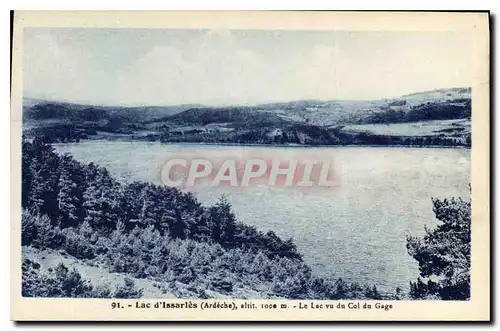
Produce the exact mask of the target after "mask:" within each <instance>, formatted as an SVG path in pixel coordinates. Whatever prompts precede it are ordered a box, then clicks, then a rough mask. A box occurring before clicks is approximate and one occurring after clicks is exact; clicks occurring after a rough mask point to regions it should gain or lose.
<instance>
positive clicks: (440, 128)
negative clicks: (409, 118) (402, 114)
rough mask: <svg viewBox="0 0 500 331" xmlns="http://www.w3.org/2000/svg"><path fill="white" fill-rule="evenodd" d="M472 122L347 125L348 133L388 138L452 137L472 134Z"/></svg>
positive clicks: (345, 128) (465, 120)
mask: <svg viewBox="0 0 500 331" xmlns="http://www.w3.org/2000/svg"><path fill="white" fill-rule="evenodd" d="M470 125H471V124H470V120H469V119H457V120H434V121H421V122H410V123H389V124H359V125H346V126H345V127H344V128H343V129H342V130H343V131H346V132H366V133H371V134H376V135H387V136H438V135H440V134H443V135H445V136H451V135H453V134H456V133H464V134H465V133H470Z"/></svg>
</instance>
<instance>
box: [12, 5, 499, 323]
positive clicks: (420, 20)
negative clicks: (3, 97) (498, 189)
mask: <svg viewBox="0 0 500 331" xmlns="http://www.w3.org/2000/svg"><path fill="white" fill-rule="evenodd" d="M489 73H490V67H489V13H488V12H307V11H305V12H279V11H276V12H165V11H157V12H152V11H151V12H125V11H122V12H112V11H110V12H99V11H96V12H85V11H81V12H68V11H66V12H56V11H45V12H37V11H21V12H15V13H14V22H13V57H12V103H11V105H12V106H11V146H12V148H11V150H12V152H11V153H12V155H11V157H12V171H11V172H12V185H11V186H12V195H11V201H12V206H11V256H12V259H11V269H10V272H11V279H12V284H11V318H12V319H13V320H16V321H33V320H52V321H56V320H97V321H99V320H130V321H133V320H134V321H200V320H207V321H299V320H308V321H362V320H365V321H366V320H369V321H409V320H411V321H461V320H464V321H465V320H468V321H469V320H472V321H487V320H489V319H490V213H489V180H490V176H489V171H490V170H489V158H490V145H489V144H490V141H489V121H490V119H489V118H490V105H489V93H490V92H489V88H490V84H489V77H490V76H489Z"/></svg>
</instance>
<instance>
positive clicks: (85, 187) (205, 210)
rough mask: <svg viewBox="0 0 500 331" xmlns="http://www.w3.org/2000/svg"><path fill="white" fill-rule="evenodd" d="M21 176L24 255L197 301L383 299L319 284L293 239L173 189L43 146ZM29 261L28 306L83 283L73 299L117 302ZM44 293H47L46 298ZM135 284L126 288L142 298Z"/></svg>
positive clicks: (26, 158)
mask: <svg viewBox="0 0 500 331" xmlns="http://www.w3.org/2000/svg"><path fill="white" fill-rule="evenodd" d="M22 170H23V173H22V207H23V213H22V222H21V225H22V231H21V233H22V238H21V241H22V245H23V246H25V247H31V248H32V249H36V250H40V251H47V250H52V251H53V250H57V251H60V252H64V253H65V254H68V255H70V256H72V257H73V258H76V259H79V260H82V261H85V263H87V264H91V265H97V266H100V267H102V268H104V269H105V270H108V272H111V273H126V274H128V275H129V276H130V277H133V278H136V279H149V280H152V281H155V282H156V283H158V284H160V285H159V287H160V289H161V291H162V292H164V293H174V294H175V293H179V287H181V288H185V289H186V291H188V292H189V293H195V295H196V296H197V297H200V298H207V297H212V296H213V293H220V294H223V295H229V296H232V297H246V296H248V295H250V296H252V297H261V298H262V297H266V298H267V297H269V298H272V297H279V298H294V299H306V298H315V299H322V298H324V299H345V298H373V299H380V298H382V295H381V294H380V293H379V292H378V290H377V288H376V287H375V286H366V285H363V286H361V285H358V284H347V283H345V282H343V281H342V280H341V279H327V278H322V277H317V276H315V275H314V274H313V273H312V271H311V269H310V268H309V267H308V266H307V265H306V264H305V263H304V262H303V261H302V256H301V254H300V253H299V252H298V250H297V247H296V246H295V244H294V242H293V241H292V239H287V240H283V239H281V238H280V237H278V236H277V235H276V234H275V233H274V232H272V231H269V232H267V233H263V232H261V231H259V230H258V229H256V228H255V227H253V226H248V225H246V224H243V223H241V222H239V221H238V220H237V219H236V217H235V216H234V214H233V212H232V211H231V206H230V205H229V203H228V202H227V201H226V200H225V199H223V198H222V199H221V200H220V201H219V202H218V203H217V204H215V205H213V206H210V207H204V206H202V205H201V204H200V203H199V202H198V201H197V200H196V199H195V197H194V196H193V195H192V194H190V193H182V192H181V191H179V190H177V189H175V188H169V187H163V186H156V185H153V184H150V183H142V182H134V183H130V184H124V183H119V182H117V181H116V180H115V179H114V178H113V177H112V176H110V175H109V173H108V171H107V170H106V169H105V168H102V167H99V166H96V165H94V164H92V163H91V164H89V165H83V164H80V163H78V162H77V161H75V160H74V159H72V158H71V157H70V156H68V155H64V156H59V155H57V154H56V153H54V151H53V149H52V146H50V145H48V144H45V143H43V142H42V140H41V139H38V138H36V139H35V140H34V141H33V142H29V141H27V140H25V141H24V142H23V148H22ZM25 257H26V256H25ZM26 258H28V257H26ZM28 259H29V258H28ZM29 260H30V261H29V262H28V261H25V265H24V267H23V272H24V276H23V293H24V294H25V295H26V296H39V295H44V293H45V294H46V293H52V292H51V291H52V290H50V289H51V288H58V287H61V286H62V287H63V288H64V286H66V285H64V284H66V283H68V282H69V283H74V282H76V283H78V284H80V283H81V282H83V283H82V284H80V285H81V286H80V285H79V286H80V288H81V289H80V290H78V293H77V294H75V295H78V296H81V297H91V296H94V295H99V296H106V295H107V296H112V295H116V294H113V293H115V292H116V290H114V292H113V291H112V290H110V291H107V290H106V289H103V288H101V287H98V286H94V285H92V284H91V283H90V282H89V281H87V280H82V279H83V277H82V276H81V274H80V273H79V272H78V271H77V270H75V271H71V270H66V269H68V268H67V267H66V266H60V267H58V268H59V269H58V270H56V271H55V273H52V274H51V273H50V272H49V271H48V270H40V268H39V267H38V268H36V267H35V266H37V265H38V266H39V265H40V262H39V261H32V259H29ZM33 263H35V264H33ZM37 283H39V284H46V285H44V286H45V287H48V289H47V290H44V291H42V292H40V291H39V290H37V289H36V286H35V285H34V284H37ZM132 283H133V282H130V281H129V282H128V283H127V284H125V285H124V286H126V287H127V288H128V291H130V292H133V293H135V292H134V291H135V290H134V288H135V287H134V286H135V284H132ZM51 284H52V285H51ZM54 284H55V285H54ZM91 285H92V286H91ZM96 291H97V292H96ZM72 293H73V292H61V293H59V292H58V294H57V296H64V295H66V296H72ZM96 293H99V294H96ZM181 293H183V292H181ZM211 293H212V294H211ZM249 293H250V294H249ZM252 293H253V294H252ZM70 294H71V295H70Z"/></svg>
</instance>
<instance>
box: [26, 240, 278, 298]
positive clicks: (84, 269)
mask: <svg viewBox="0 0 500 331" xmlns="http://www.w3.org/2000/svg"><path fill="white" fill-rule="evenodd" d="M22 257H23V259H30V260H31V261H35V262H37V263H39V264H40V266H41V268H42V270H43V271H45V272H48V269H49V268H52V269H55V268H56V267H57V265H58V264H59V263H63V264H64V265H65V266H67V267H68V268H69V269H72V268H75V269H76V270H77V271H78V272H79V273H80V274H81V275H82V278H84V279H88V280H90V282H91V283H92V284H93V285H95V286H97V285H108V286H109V287H110V288H116V287H117V286H118V285H122V284H123V283H124V279H125V278H130V279H132V280H133V281H134V283H135V285H136V287H137V288H138V289H142V290H143V297H144V298H148V299H154V298H164V299H179V298H181V299H190V298H199V295H198V294H197V293H195V292H194V291H192V290H191V289H189V287H188V286H187V285H186V284H183V283H180V282H176V283H175V290H170V291H165V290H162V288H165V286H166V284H162V283H160V282H157V281H155V280H152V279H144V278H135V277H133V276H131V275H130V274H127V273H116V272H109V271H108V270H107V268H106V267H105V266H103V265H99V264H98V263H96V262H95V261H84V260H80V259H77V258H75V257H73V256H71V255H69V254H67V253H65V252H64V251H56V250H53V249H43V250H40V249H37V248H34V247H31V246H23V247H22ZM167 286H169V287H172V285H171V284H168V285H167ZM205 293H206V294H208V296H209V297H210V298H214V299H225V298H229V296H227V295H224V294H222V293H219V292H215V291H212V290H208V289H206V290H205ZM232 296H235V297H238V298H248V299H265V298H267V297H266V296H263V295H262V293H259V292H256V291H254V290H251V289H249V288H248V287H246V286H245V285H242V284H239V285H237V286H235V288H234V290H233V293H232ZM232 296H231V297H232ZM273 298H274V299H276V297H273Z"/></svg>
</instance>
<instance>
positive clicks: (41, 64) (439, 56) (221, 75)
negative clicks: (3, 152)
mask: <svg viewBox="0 0 500 331" xmlns="http://www.w3.org/2000/svg"><path fill="white" fill-rule="evenodd" d="M470 45H471V40H470V37H469V36H468V35H465V34H460V33H455V32H348V31H258V30H254V31H248V30H168V29H97V28H78V29H69V28H29V29H25V31H24V43H23V94H24V97H31V98H41V99H47V100H59V101H70V102H78V103H87V104H99V105H176V104H189V103H197V104H206V105H227V104H257V103H266V102H277V101H292V100H301V99H318V100H376V99H382V98H391V97H398V96H401V95H404V94H409V93H413V92H420V91H427V90H432V89H436V88H449V87H468V86H471V81H472V63H471V47H470Z"/></svg>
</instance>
